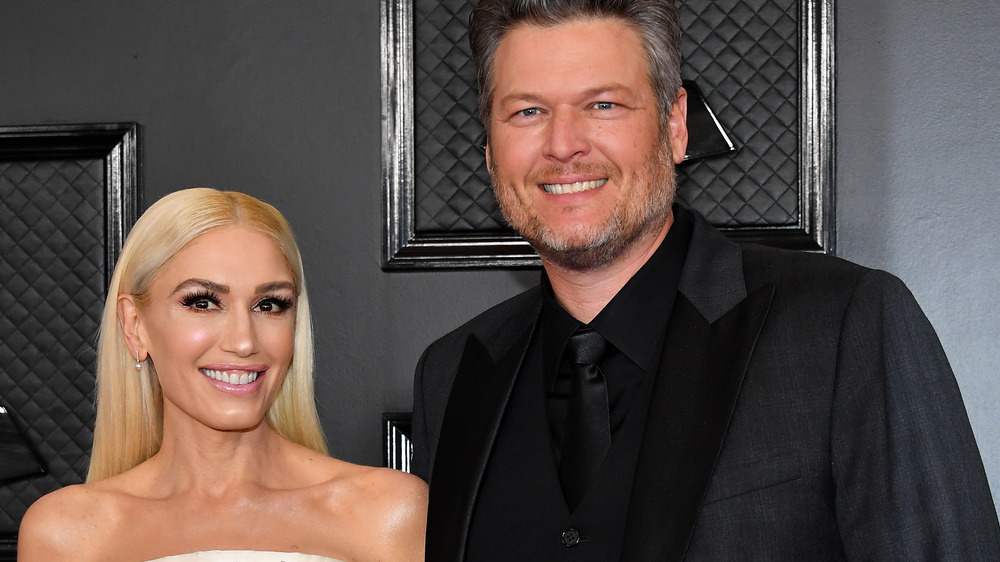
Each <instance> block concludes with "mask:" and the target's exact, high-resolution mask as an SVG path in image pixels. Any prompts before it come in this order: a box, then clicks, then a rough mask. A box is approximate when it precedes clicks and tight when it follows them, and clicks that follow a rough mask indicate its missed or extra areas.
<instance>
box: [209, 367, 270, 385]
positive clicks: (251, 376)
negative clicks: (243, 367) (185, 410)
mask: <svg viewBox="0 0 1000 562" xmlns="http://www.w3.org/2000/svg"><path fill="white" fill-rule="evenodd" d="M201 372H203V373H205V374H206V375H208V376H209V377H211V378H213V379H215V380H217V381H221V382H224V383H226V384H236V385H240V384H250V383H252V382H253V381H255V380H257V375H258V374H259V373H256V372H251V373H246V372H244V373H242V374H237V373H233V374H229V373H227V372H225V371H215V370H213V369H202V370H201Z"/></svg>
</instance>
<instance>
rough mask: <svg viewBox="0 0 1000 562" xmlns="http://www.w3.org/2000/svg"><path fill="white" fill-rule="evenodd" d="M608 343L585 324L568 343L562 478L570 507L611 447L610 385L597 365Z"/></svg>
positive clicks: (575, 503)
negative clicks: (568, 386) (568, 389)
mask: <svg viewBox="0 0 1000 562" xmlns="http://www.w3.org/2000/svg"><path fill="white" fill-rule="evenodd" d="M605 344H606V341H605V339H604V337H603V336H601V335H600V334H598V333H597V332H595V331H594V329H593V328H590V327H582V328H580V329H578V330H577V331H576V332H574V333H573V335H572V336H570V338H569V343H568V344H567V345H566V358H567V360H568V361H569V362H570V365H571V369H570V370H571V377H572V379H571V382H570V392H569V403H568V407H567V412H566V442H565V444H564V447H563V455H562V460H561V461H560V462H559V479H560V481H561V483H562V488H563V494H564V495H565V496H566V502H567V503H568V504H569V507H570V509H571V510H574V509H576V506H577V505H578V504H579V503H580V500H581V499H582V498H583V495H584V493H586V491H587V486H588V485H589V484H590V481H591V479H592V478H593V477H594V475H595V474H596V473H597V471H598V469H600V467H601V463H602V462H603V461H604V457H605V455H606V454H607V452H608V449H610V448H611V422H610V421H609V414H608V386H607V382H606V381H605V380H604V373H602V372H601V369H600V367H598V366H597V363H598V362H599V361H600V360H601V357H602V356H603V355H604V348H605Z"/></svg>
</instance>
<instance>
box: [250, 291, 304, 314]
mask: <svg viewBox="0 0 1000 562" xmlns="http://www.w3.org/2000/svg"><path fill="white" fill-rule="evenodd" d="M268 301H270V302H273V303H275V304H277V305H278V306H280V307H281V312H284V311H286V310H288V309H290V308H292V307H293V306H295V301H294V300H293V299H290V298H286V297H282V296H278V295H271V296H269V297H264V298H262V299H260V300H258V301H257V304H258V305H260V304H261V303H264V302H268Z"/></svg>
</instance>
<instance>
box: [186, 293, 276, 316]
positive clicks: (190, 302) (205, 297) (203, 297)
mask: <svg viewBox="0 0 1000 562" xmlns="http://www.w3.org/2000/svg"><path fill="white" fill-rule="evenodd" d="M202 301H209V302H211V303H212V305H214V306H219V301H220V298H219V295H217V294H215V293H213V292H211V291H205V292H201V293H194V294H191V295H187V296H185V297H184V298H183V299H181V306H183V307H185V308H190V309H193V310H196V311H199V312H207V311H208V310H209V309H207V308H198V307H196V306H195V305H197V304H198V303H199V302H202ZM265 303H267V304H272V305H277V308H278V310H274V311H264V310H262V311H260V312H261V313H262V314H269V315H278V314H282V313H283V312H285V311H287V310H288V309H290V308H292V306H294V305H295V301H294V300H292V299H289V298H285V297H280V296H276V295H272V296H269V297H264V298H262V299H260V300H259V301H257V303H256V304H254V308H259V307H260V306H261V305H262V304H265Z"/></svg>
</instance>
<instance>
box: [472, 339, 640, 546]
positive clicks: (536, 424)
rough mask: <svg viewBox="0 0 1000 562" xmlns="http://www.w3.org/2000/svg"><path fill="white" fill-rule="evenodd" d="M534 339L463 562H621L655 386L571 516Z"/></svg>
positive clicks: (632, 415)
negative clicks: (638, 464)
mask: <svg viewBox="0 0 1000 562" xmlns="http://www.w3.org/2000/svg"><path fill="white" fill-rule="evenodd" d="M538 340H539V338H535V340H534V341H533V342H532V344H531V346H530V349H529V350H528V354H527V357H526V360H525V364H524V365H522V368H521V372H520V373H519V374H518V377H517V381H516V382H515V383H514V388H513V390H512V392H511V397H510V402H509V403H508V404H507V410H506V411H505V412H504V417H503V420H502V421H501V423H500V430H499V432H498V434H497V438H496V442H495V443H494V446H493V451H492V453H491V455H490V460H489V464H488V466H487V469H486V473H485V475H484V477H483V483H482V486H481V487H480V490H479V495H478V497H477V500H476V505H475V509H474V511H473V514H472V522H471V525H470V529H469V541H468V548H467V550H466V558H465V559H466V560H469V561H470V562H480V561H502V560H512V561H515V560H516V561H518V562H522V561H525V560H545V561H559V560H572V561H583V560H593V561H600V562H607V561H610V560H618V559H619V558H620V557H621V550H622V540H623V537H624V532H625V517H626V513H627V512H628V504H629V495H630V493H631V489H632V480H633V477H634V475H635V466H636V459H637V458H638V454H639V445H640V442H641V440H642V430H643V427H644V425H645V418H646V411H647V409H648V406H649V395H650V390H651V386H652V383H651V380H652V379H654V378H655V377H653V376H651V377H647V378H648V379H649V380H648V381H647V382H646V384H644V386H643V389H642V390H643V391H642V392H641V393H640V394H639V395H638V396H636V399H635V400H634V401H633V405H632V408H631V411H630V412H629V413H628V416H627V418H626V419H625V422H624V424H623V426H622V427H621V429H620V430H619V432H618V433H617V434H616V435H615V440H614V443H612V447H611V450H610V452H609V453H608V456H607V458H605V460H604V464H603V465H602V467H601V469H600V472H599V473H598V474H597V477H596V481H595V482H594V483H593V484H591V486H590V489H589V490H588V491H587V495H586V496H585V497H584V498H583V501H582V502H581V503H580V505H579V506H578V507H577V509H576V511H575V512H573V513H570V512H569V508H568V507H567V505H566V500H565V498H563V493H562V488H561V487H560V484H559V475H558V473H557V469H556V465H555V459H554V458H553V453H552V442H551V437H550V431H549V424H548V420H547V418H546V413H545V390H544V377H543V376H542V369H541V368H540V367H537V368H531V365H532V362H533V361H534V360H538V362H537V363H534V365H540V364H541V361H540V357H541V353H540V350H539V348H540V347H541V346H540V345H539V344H538Z"/></svg>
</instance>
